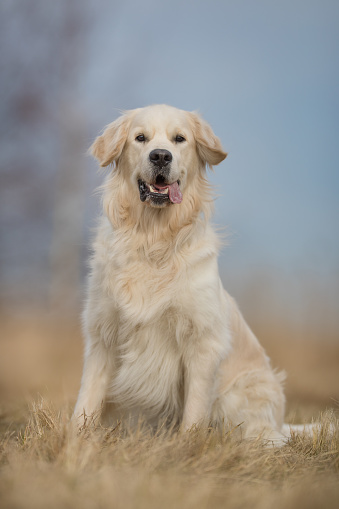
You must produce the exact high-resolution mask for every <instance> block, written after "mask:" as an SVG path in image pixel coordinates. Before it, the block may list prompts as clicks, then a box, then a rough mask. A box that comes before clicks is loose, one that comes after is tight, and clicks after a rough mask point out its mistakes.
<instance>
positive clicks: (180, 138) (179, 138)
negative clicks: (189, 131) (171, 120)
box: [175, 134, 186, 143]
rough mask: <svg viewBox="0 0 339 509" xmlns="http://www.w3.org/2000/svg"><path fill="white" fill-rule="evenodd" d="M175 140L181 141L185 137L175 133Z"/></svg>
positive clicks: (184, 139)
mask: <svg viewBox="0 0 339 509" xmlns="http://www.w3.org/2000/svg"><path fill="white" fill-rule="evenodd" d="M175 141H176V142H177V143H182V142H183V141H186V138H184V137H183V136H181V135H180V134H177V136H176V137H175Z"/></svg>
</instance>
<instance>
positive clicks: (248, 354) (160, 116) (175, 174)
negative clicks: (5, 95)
mask: <svg viewBox="0 0 339 509" xmlns="http://www.w3.org/2000/svg"><path fill="white" fill-rule="evenodd" d="M141 132H142V133H143V134H145V136H146V137H147V141H146V142H145V143H140V142H138V141H136V139H135V138H136V136H137V135H138V134H140V133H141ZM176 134H180V135H184V136H185V139H186V141H185V142H184V143H176V142H175V135H176ZM155 148H161V149H166V150H170V151H171V153H172V155H173V161H172V164H171V178H172V180H171V181H175V180H177V179H180V188H181V191H182V194H183V201H182V203H180V204H168V206H166V207H163V208H157V207H154V206H152V204H149V203H142V202H141V201H140V198H139V190H138V184H137V181H138V178H142V179H144V180H145V181H147V179H148V181H149V179H150V166H149V153H150V151H151V150H153V149H155ZM92 153H93V154H94V156H95V157H96V158H97V159H98V160H99V162H100V164H101V166H107V165H109V164H113V168H112V171H111V173H110V175H109V176H108V177H107V179H106V182H105V184H104V187H103V208H104V213H103V215H102V217H101V218H100V224H99V226H98V229H97V235H96V239H95V241H94V244H93V256H92V260H91V274H90V277H89V283H88V297H87V303H86V307H85V311H84V315H83V320H84V333H85V360H84V371H83V377H82V382H81V389H80V393H79V397H78V401H77V404H76V407H75V410H74V419H75V420H77V421H78V422H79V423H80V422H81V420H82V419H83V415H84V414H85V415H97V416H99V415H100V414H101V416H102V418H104V419H105V420H106V421H107V422H108V423H111V424H113V423H114V422H116V421H117V420H119V419H126V420H129V422H130V423H131V424H134V423H136V422H137V421H138V419H139V418H140V416H142V417H143V418H144V419H146V421H147V422H149V423H150V424H151V425H152V426H154V427H156V426H157V425H158V424H159V423H160V422H162V421H163V420H165V421H166V422H167V423H169V424H177V425H179V426H180V428H181V429H182V430H186V429H189V428H191V427H192V426H193V425H195V424H202V425H204V424H207V423H208V422H210V421H212V422H214V423H215V424H216V425H223V426H224V425H225V424H226V423H229V424H230V425H231V426H234V428H235V429H236V430H237V432H240V433H241V434H242V436H243V437H245V438H252V437H257V436H261V437H263V438H267V439H269V440H281V439H284V435H283V434H282V425H283V417H284V403H285V399H284V394H283V390H282V381H283V376H282V375H281V374H277V373H275V372H274V371H273V370H272V369H271V367H270V362H269V360H268V358H267V356H266V354H265V352H264V350H263V349H262V347H261V346H260V345H259V343H258V341H257V339H256V338H255V336H254V334H253V333H252V332H251V330H250V329H249V327H248V326H247V324H246V322H245V321H244V319H243V317H242V315H241V313H240V311H239V309H238V307H237V305H236V303H235V302H234V300H233V299H232V298H231V297H230V296H229V295H228V294H227V292H226V291H225V290H224V289H223V286H222V283H221V281H220V277H219V274H218V265H217V255H218V249H219V242H218V238H217V236H216V234H215V232H214V230H213V228H212V226H211V224H210V222H209V219H210V216H211V213H212V211H213V196H212V193H211V189H210V186H209V184H208V182H207V180H206V166H207V165H208V166H212V165H215V164H218V163H219V162H221V161H222V160H223V159H224V158H225V157H226V155H227V154H226V153H225V152H224V151H223V149H222V147H221V144H220V141H219V139H218V138H217V137H216V136H215V135H214V133H213V131H212V130H211V128H210V126H209V125H208V124H207V123H206V122H205V121H203V120H202V119H201V117H200V116H199V115H197V114H196V113H189V112H185V111H182V110H178V109H176V108H172V107H169V106H165V105H156V106H150V107H147V108H142V109H138V110H132V111H129V112H126V113H124V114H123V115H122V116H121V117H120V118H119V119H118V120H117V121H115V122H113V123H112V124H110V125H109V126H108V127H107V128H106V130H105V131H104V133H103V134H102V136H100V137H98V138H97V140H96V141H95V143H94V144H93V146H92Z"/></svg>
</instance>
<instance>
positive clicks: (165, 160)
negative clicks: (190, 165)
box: [149, 148, 173, 168]
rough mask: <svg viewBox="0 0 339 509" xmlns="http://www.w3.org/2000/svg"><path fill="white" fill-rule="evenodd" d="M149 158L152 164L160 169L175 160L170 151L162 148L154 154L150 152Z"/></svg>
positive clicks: (154, 151)
mask: <svg viewBox="0 0 339 509" xmlns="http://www.w3.org/2000/svg"><path fill="white" fill-rule="evenodd" d="M149 158H150V161H151V163H153V164H155V165H156V166H159V168H162V167H163V166H166V165H167V164H169V163H170V162H171V161H172V159H173V157H172V154H171V152H169V150H164V149H160V148H157V149H155V150H152V152H150V155H149Z"/></svg>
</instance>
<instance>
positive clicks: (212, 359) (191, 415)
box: [181, 345, 221, 431]
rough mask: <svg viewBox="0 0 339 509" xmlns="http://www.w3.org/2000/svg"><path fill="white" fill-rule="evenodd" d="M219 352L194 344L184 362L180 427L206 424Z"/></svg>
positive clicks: (209, 412)
mask: <svg viewBox="0 0 339 509" xmlns="http://www.w3.org/2000/svg"><path fill="white" fill-rule="evenodd" d="M220 362H221V357H220V353H219V352H217V351H213V349H211V350H209V351H207V350H206V348H204V349H199V345H195V348H194V351H193V349H192V350H191V352H190V355H188V356H187V359H186V362H185V377H184V380H185V382H184V383H185V404H184V413H183V420H182V425H181V429H182V430H183V431H185V430H188V429H190V428H191V427H192V426H193V425H194V424H207V423H208V421H209V419H210V415H211V407H212V403H213V397H214V391H215V385H216V374H217V371H218V367H219V365H220Z"/></svg>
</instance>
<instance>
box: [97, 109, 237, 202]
mask: <svg viewBox="0 0 339 509" xmlns="http://www.w3.org/2000/svg"><path fill="white" fill-rule="evenodd" d="M92 153H93V155H94V156H95V157H97V159H98V160H99V161H100V164H101V166H108V165H109V164H111V163H113V162H115V164H116V166H117V167H118V168H119V170H120V171H123V172H124V176H125V178H127V179H128V181H129V185H130V186H131V187H132V189H138V193H139V197H140V200H141V201H142V202H144V203H145V204H148V205H150V206H152V207H157V208H159V207H160V208H163V207H168V206H171V205H173V204H176V205H179V204H180V203H181V202H182V200H183V196H184V194H185V189H186V187H187V186H189V184H190V182H191V181H192V179H194V177H195V174H196V173H197V171H198V169H199V168H200V169H201V168H205V166H206V164H209V165H214V164H218V163H220V162H221V161H222V160H223V159H225V157H226V155H227V154H226V153H225V152H223V150H222V147H221V145H220V141H219V139H218V138H217V137H216V136H215V135H214V133H213V132H212V130H211V128H210V127H209V125H208V124H207V123H206V122H204V121H203V120H202V119H201V118H200V117H199V116H198V115H197V114H195V113H190V112H186V111H183V110H178V109H176V108H172V107H170V106H165V105H156V106H149V107H146V108H140V109H137V110H131V111H129V112H127V113H125V114H124V115H123V116H121V117H120V118H119V119H118V120H116V121H115V122H113V123H112V124H110V125H109V126H108V127H107V128H106V130H105V131H104V133H103V135H102V136H100V137H99V138H97V139H96V141H95V142H94V144H93V146H92Z"/></svg>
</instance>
